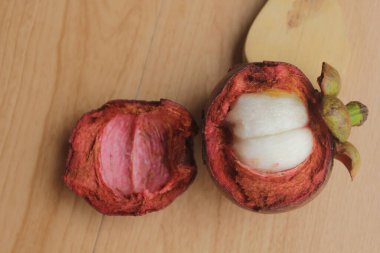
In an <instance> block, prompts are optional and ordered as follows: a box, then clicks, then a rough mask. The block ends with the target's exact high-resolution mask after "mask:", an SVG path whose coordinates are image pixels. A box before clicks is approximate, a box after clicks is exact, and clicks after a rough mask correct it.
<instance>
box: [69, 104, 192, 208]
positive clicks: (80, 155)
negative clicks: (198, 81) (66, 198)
mask: <svg viewBox="0 0 380 253" xmlns="http://www.w3.org/2000/svg"><path fill="white" fill-rule="evenodd" d="M196 133H197V126H196V123H195V121H194V120H193V118H192V116H191V115H190V113H189V112H188V111H187V110H186V109H185V108H184V107H183V106H181V105H179V104H177V103H174V102H172V101H170V100H164V99H162V100H160V101H159V102H146V101H133V100H116V101H110V102H108V103H106V104H105V105H103V106H102V107H101V108H99V109H97V110H94V111H91V112H89V113H86V114H84V115H83V116H82V117H81V119H80V120H79V121H78V123H77V125H76V127H75V129H74V131H73V132H72V135H71V138H70V151H69V156H68V159H67V170H66V173H65V176H64V181H65V183H66V185H67V186H68V187H69V188H71V189H72V190H73V191H74V192H75V193H76V194H78V195H79V196H81V197H83V198H85V199H86V200H87V201H88V202H89V203H90V204H91V205H92V206H93V207H95V208H96V209H97V210H98V211H99V212H101V213H103V214H107V215H142V214H145V213H148V212H152V211H156V210H160V209H162V208H164V207H166V206H167V205H169V204H170V203H171V202H173V200H174V199H175V198H176V197H177V196H178V195H180V194H181V193H183V192H184V191H185V190H186V189H187V188H188V186H189V185H190V184H191V183H192V181H193V180H194V178H195V176H196V164H195V161H194V158H193V151H192V149H193V140H192V138H193V136H194V135H195V134H196Z"/></svg>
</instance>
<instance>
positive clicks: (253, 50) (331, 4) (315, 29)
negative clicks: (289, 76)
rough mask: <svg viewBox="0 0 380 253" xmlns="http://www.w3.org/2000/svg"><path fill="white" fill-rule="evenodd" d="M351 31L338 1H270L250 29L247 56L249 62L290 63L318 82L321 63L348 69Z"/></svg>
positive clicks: (246, 45) (339, 68)
mask: <svg viewBox="0 0 380 253" xmlns="http://www.w3.org/2000/svg"><path fill="white" fill-rule="evenodd" d="M347 30H348V27H346V23H345V18H344V16H343V11H342V7H341V5H340V4H339V1H338V0H317V1H311V0H270V1H268V3H267V4H266V5H265V7H264V8H263V9H262V10H261V11H260V13H259V15H257V17H256V18H255V21H254V23H253V24H252V26H251V28H250V29H249V32H248V35H247V39H246V42H245V45H244V56H245V59H246V60H247V61H249V62H254V61H265V60H266V61H268V60H271V61H284V62H289V63H291V64H294V65H296V66H297V67H299V68H301V69H302V71H303V72H304V73H305V74H306V76H308V77H309V78H310V79H311V80H313V81H314V80H315V79H316V78H317V77H318V76H319V75H320V73H321V62H328V63H329V64H330V65H332V66H334V67H335V68H337V69H338V70H339V71H343V70H345V69H346V68H347V65H348V63H349V61H350V54H351V48H350V43H349V39H348V34H347Z"/></svg>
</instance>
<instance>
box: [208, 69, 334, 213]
mask: <svg viewBox="0 0 380 253" xmlns="http://www.w3.org/2000/svg"><path fill="white" fill-rule="evenodd" d="M270 89H280V90H284V91H289V92H294V93H295V94H297V95H298V96H299V97H300V98H301V100H302V101H303V102H304V103H305V105H306V107H307V108H308V115H309V123H308V126H309V128H310V129H311V130H312V132H313V137H314V140H313V153H312V154H311V155H310V156H309V157H308V158H307V159H306V160H305V161H304V162H303V163H301V164H300V165H298V166H296V167H295V168H293V169H290V170H286V171H283V172H277V173H273V172H269V173H268V172H267V173H265V172H260V171H258V170H251V169H249V168H248V167H246V166H245V165H244V164H242V163H240V162H239V161H238V160H237V158H236V157H235V155H234V153H233V151H232V148H231V146H232V145H231V142H232V134H231V132H230V130H229V128H228V127H227V126H226V123H225V118H226V115H227V113H228V111H229V110H230V106H231V105H232V104H233V102H234V101H235V100H236V99H237V98H238V96H239V95H241V94H243V93H254V92H263V91H267V90H270ZM320 100H321V95H320V93H319V92H318V91H317V90H315V89H314V88H313V86H312V84H311V83H310V81H309V80H308V79H307V77H306V76H305V75H304V74H303V73H302V72H301V71H300V70H299V69H298V68H296V67H295V66H293V65H291V64H287V63H281V62H263V63H249V64H244V65H240V66H238V67H236V68H235V69H233V70H232V71H230V72H229V73H228V74H227V76H226V77H225V78H224V79H223V80H222V81H221V82H220V83H219V85H218V86H217V87H216V88H215V90H214V91H213V93H212V95H211V98H210V101H209V104H208V106H207V108H206V110H205V111H204V119H203V131H202V134H203V159H204V162H205V163H206V165H207V167H208V168H209V171H210V173H211V176H212V177H213V178H214V180H215V181H216V182H217V184H218V185H219V186H220V187H221V188H222V189H223V190H224V192H225V193H226V194H227V195H228V196H229V197H230V198H231V199H232V200H234V201H235V202H236V203H237V204H239V205H240V206H242V207H244V208H247V209H249V210H253V211H257V212H264V213H273V212H279V211H285V210H289V209H293V208H295V207H298V206H300V205H302V204H305V203H306V202H307V201H309V200H311V199H312V198H313V197H314V196H316V194H317V193H318V192H319V191H320V190H321V189H322V186H323V185H324V184H325V183H326V182H327V180H328V178H329V175H330V173H331V170H332V164H333V157H334V145H335V144H334V139H333V137H332V135H331V133H330V132H329V130H328V128H327V126H326V124H325V123H324V121H323V120H322V116H321V112H320V109H319V108H320V106H319V105H320Z"/></svg>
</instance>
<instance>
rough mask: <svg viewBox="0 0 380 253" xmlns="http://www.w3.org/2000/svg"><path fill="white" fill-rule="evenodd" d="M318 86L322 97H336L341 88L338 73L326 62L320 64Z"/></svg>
mask: <svg viewBox="0 0 380 253" xmlns="http://www.w3.org/2000/svg"><path fill="white" fill-rule="evenodd" d="M318 84H319V87H320V88H321V91H322V93H323V95H326V96H337V95H338V94H339V91H340V87H341V84H340V75H339V73H338V71H337V70H336V69H335V68H333V67H332V66H330V65H329V64H327V63H326V62H324V63H322V73H321V75H320V77H318Z"/></svg>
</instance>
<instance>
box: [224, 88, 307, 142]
mask: <svg viewBox="0 0 380 253" xmlns="http://www.w3.org/2000/svg"><path fill="white" fill-rule="evenodd" d="M227 121H228V122H230V123H232V124H233V125H234V134H235V135H236V136H237V137H239V138H243V139H244V138H252V137H259V136H263V135H272V134H277V133H281V132H285V131H289V130H292V129H297V128H300V127H304V126H305V125H306V124H307V121H308V116H307V111H306V108H305V105H304V104H303V103H302V101H301V100H300V99H299V98H298V97H297V96H296V95H293V94H291V93H281V95H269V94H263V93H255V94H252V93H250V94H243V95H241V96H240V97H239V98H238V99H237V101H236V102H235V104H234V106H233V108H232V110H231V111H230V112H229V113H228V116H227Z"/></svg>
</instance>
